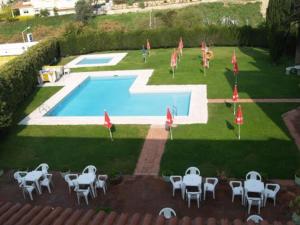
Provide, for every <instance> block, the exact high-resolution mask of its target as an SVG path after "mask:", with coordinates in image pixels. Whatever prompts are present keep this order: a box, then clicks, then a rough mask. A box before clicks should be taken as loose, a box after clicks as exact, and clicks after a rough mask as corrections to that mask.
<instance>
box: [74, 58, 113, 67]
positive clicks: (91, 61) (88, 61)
mask: <svg viewBox="0 0 300 225" xmlns="http://www.w3.org/2000/svg"><path fill="white" fill-rule="evenodd" d="M111 60H112V58H83V59H82V60H80V61H79V62H78V63H76V65H90V64H105V63H108V62H110V61H111Z"/></svg>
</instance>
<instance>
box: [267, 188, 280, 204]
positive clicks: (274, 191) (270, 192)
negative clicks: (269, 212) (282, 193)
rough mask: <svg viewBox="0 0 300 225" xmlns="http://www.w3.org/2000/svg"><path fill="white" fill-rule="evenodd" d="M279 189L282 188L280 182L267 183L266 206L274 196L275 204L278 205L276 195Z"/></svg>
mask: <svg viewBox="0 0 300 225" xmlns="http://www.w3.org/2000/svg"><path fill="white" fill-rule="evenodd" d="M279 190H280V186H279V184H266V187H265V190H264V206H266V204H267V199H268V198H272V199H273V201H274V206H275V205H276V195H277V193H278V191H279Z"/></svg>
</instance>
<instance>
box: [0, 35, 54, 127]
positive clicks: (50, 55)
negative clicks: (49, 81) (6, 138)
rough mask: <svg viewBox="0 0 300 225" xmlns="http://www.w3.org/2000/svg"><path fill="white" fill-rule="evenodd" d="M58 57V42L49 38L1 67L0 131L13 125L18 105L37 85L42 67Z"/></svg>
mask: <svg viewBox="0 0 300 225" xmlns="http://www.w3.org/2000/svg"><path fill="white" fill-rule="evenodd" d="M57 57H59V45H58V42H57V40H55V39H49V40H46V41H43V42H40V43H39V44H37V45H35V46H33V47H32V48H30V49H29V50H28V51H26V52H25V53H24V54H22V55H20V56H18V57H16V58H14V59H12V60H11V61H9V62H8V63H6V64H5V65H3V66H2V67H1V68H0V131H3V130H4V129H5V128H7V127H9V126H11V124H12V122H13V115H14V112H15V111H16V109H17V107H18V106H19V104H20V103H22V102H23V101H24V99H25V98H26V97H27V96H28V95H30V94H31V93H32V91H33V89H34V87H35V86H36V84H37V75H38V71H39V70H40V69H41V67H42V66H43V65H46V64H50V63H52V62H53V60H55V58H57Z"/></svg>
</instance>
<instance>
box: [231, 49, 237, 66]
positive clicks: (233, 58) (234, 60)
mask: <svg viewBox="0 0 300 225" xmlns="http://www.w3.org/2000/svg"><path fill="white" fill-rule="evenodd" d="M231 63H232V64H233V65H234V64H236V63H237V60H236V55H235V50H234V51H233V54H232V57H231Z"/></svg>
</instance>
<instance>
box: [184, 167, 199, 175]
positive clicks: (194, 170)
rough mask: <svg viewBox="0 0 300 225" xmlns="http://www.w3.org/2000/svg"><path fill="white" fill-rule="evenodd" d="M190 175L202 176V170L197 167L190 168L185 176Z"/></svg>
mask: <svg viewBox="0 0 300 225" xmlns="http://www.w3.org/2000/svg"><path fill="white" fill-rule="evenodd" d="M188 174H196V175H199V176H200V170H199V169H198V168H197V167H189V168H188V169H187V170H186V171H185V175H188Z"/></svg>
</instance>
